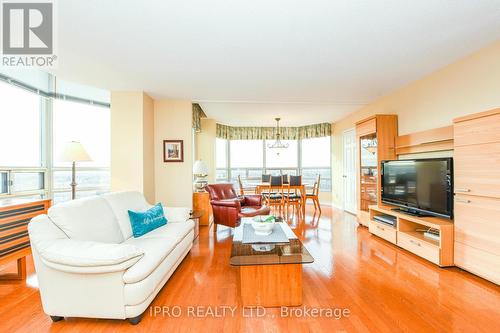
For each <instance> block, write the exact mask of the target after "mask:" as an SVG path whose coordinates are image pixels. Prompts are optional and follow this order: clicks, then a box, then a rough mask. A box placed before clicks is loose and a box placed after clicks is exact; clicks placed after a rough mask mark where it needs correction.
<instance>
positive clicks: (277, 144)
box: [267, 118, 289, 155]
mask: <svg viewBox="0 0 500 333" xmlns="http://www.w3.org/2000/svg"><path fill="white" fill-rule="evenodd" d="M274 119H275V120H276V141H274V142H273V143H271V144H269V145H267V147H268V148H270V149H276V154H278V155H279V154H280V152H281V150H283V149H286V148H288V146H289V144H288V143H283V142H281V129H280V120H281V118H274Z"/></svg>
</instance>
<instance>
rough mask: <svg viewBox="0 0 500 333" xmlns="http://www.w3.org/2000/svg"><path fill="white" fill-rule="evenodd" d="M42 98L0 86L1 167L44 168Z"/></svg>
mask: <svg viewBox="0 0 500 333" xmlns="http://www.w3.org/2000/svg"><path fill="white" fill-rule="evenodd" d="M41 99H42V97H40V96H38V95H36V94H33V93H30V92H28V91H26V90H24V89H21V88H19V87H16V86H13V85H10V84H8V83H5V82H0V114H1V119H2V121H1V124H2V125H1V126H0V147H1V149H0V165H1V166H5V167H40V166H41V165H42V158H41V156H42V155H41V150H42V134H41V128H42V123H41V112H40V105H41Z"/></svg>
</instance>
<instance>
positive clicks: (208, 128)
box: [196, 118, 216, 183]
mask: <svg viewBox="0 0 500 333" xmlns="http://www.w3.org/2000/svg"><path fill="white" fill-rule="evenodd" d="M215 129H216V121H215V120H214V119H208V118H202V119H201V132H199V133H196V159H197V160H203V161H205V162H206V163H207V165H208V182H209V183H214V182H215V172H216V165H215Z"/></svg>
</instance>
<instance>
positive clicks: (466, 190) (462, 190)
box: [455, 188, 470, 193]
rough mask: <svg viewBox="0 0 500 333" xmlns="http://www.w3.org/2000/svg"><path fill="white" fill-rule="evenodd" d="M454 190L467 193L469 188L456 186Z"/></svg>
mask: <svg viewBox="0 0 500 333" xmlns="http://www.w3.org/2000/svg"><path fill="white" fill-rule="evenodd" d="M455 192H460V193H467V192H470V188H456V189H455Z"/></svg>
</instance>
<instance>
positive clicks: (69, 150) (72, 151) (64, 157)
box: [60, 141, 92, 162]
mask: <svg viewBox="0 0 500 333" xmlns="http://www.w3.org/2000/svg"><path fill="white" fill-rule="evenodd" d="M60 160H61V162H88V161H92V159H91V158H90V156H89V154H88V153H87V151H86V150H85V148H83V146H82V144H81V143H80V142H77V141H71V142H68V143H67V144H66V146H65V147H64V150H63V151H62V154H61V156H60Z"/></svg>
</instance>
